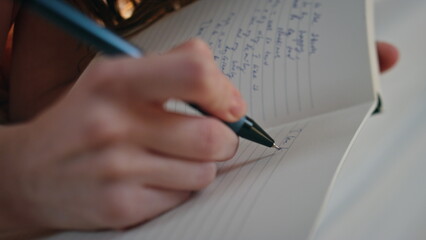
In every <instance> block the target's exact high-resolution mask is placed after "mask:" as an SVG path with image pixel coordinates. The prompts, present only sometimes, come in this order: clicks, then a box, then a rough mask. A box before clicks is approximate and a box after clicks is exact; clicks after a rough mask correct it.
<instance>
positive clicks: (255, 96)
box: [132, 0, 375, 127]
mask: <svg viewBox="0 0 426 240" xmlns="http://www.w3.org/2000/svg"><path fill="white" fill-rule="evenodd" d="M365 12H366V7H365V1H364V0H357V1H353V0H346V1H342V0H303V1H302V0H291V1H289V0H232V1H229V0H200V1H199V2H196V3H194V4H192V5H190V6H188V7H187V8H185V9H182V10H181V11H179V12H177V13H176V14H171V15H170V16H168V17H166V18H164V19H163V20H161V21H160V22H158V23H157V24H155V25H154V26H152V27H151V28H149V29H147V30H146V31H144V32H142V33H141V34H139V35H137V36H135V37H133V38H132V41H133V42H134V43H135V44H137V45H139V46H140V47H141V48H143V49H145V50H146V51H166V50H168V49H170V48H171V47H173V46H175V45H177V44H179V43H181V42H183V41H185V40H187V39H189V38H192V37H200V38H202V39H204V40H205V41H206V42H207V43H208V44H209V45H210V46H211V48H212V49H213V50H214V55H215V60H216V62H217V64H218V66H219V67H220V68H221V69H222V71H223V72H224V73H225V74H226V75H227V76H229V77H230V79H231V80H232V82H233V83H234V85H235V86H237V87H238V88H239V89H240V91H241V92H242V94H243V96H244V98H245V99H246V101H247V103H248V106H249V108H248V115H249V116H250V117H252V118H253V119H255V120H256V121H257V122H258V123H260V124H261V125H262V126H265V127H271V126H277V125H279V124H282V123H286V122H291V121H295V120H299V119H302V118H304V117H309V116H314V115H316V114H321V113H325V112H329V111H334V110H337V109H341V108H346V107H349V106H352V105H356V104H360V103H363V102H367V101H372V100H373V99H374V97H375V96H374V91H373V86H372V81H371V69H370V65H371V64H370V61H369V59H370V55H369V54H370V52H369V47H368V41H367V30H366V29H367V22H366V17H365V15H366V14H365ZM374 61H375V59H374ZM178 109H179V110H185V109H184V107H182V106H181V107H179V106H178Z"/></svg>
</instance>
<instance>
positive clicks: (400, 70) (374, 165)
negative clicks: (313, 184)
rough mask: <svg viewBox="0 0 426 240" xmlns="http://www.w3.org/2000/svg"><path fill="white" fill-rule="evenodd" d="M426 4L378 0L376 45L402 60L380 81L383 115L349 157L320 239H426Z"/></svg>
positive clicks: (373, 120)
mask: <svg viewBox="0 0 426 240" xmlns="http://www.w3.org/2000/svg"><path fill="white" fill-rule="evenodd" d="M425 13H426V1H423V0H376V1H375V28H376V29H375V31H376V38H377V40H383V41H388V42H390V43H392V44H394V45H396V46H397V47H398V49H399V52H400V61H399V63H398V64H397V66H396V67H395V68H394V69H392V70H391V71H389V72H387V73H385V74H383V75H382V76H381V85H382V91H381V96H382V100H383V112H382V113H380V114H378V115H375V116H373V117H371V118H370V119H368V120H367V122H366V125H365V126H364V128H362V131H361V133H360V135H359V137H358V138H357V139H356V142H355V144H354V146H353V148H352V149H351V151H350V152H349V155H348V158H347V159H346V161H345V163H344V165H343V168H342V171H341V172H340V174H339V176H338V178H337V181H336V185H335V188H334V190H333V191H332V194H331V198H330V202H329V204H328V206H327V210H326V211H325V214H324V216H323V219H322V221H321V224H320V227H319V229H318V232H317V236H316V238H315V239H324V240H325V239H327V240H331V239H345V240H348V239H376V240H378V239H387V240H393V239H426V225H425V223H426V29H425V28H426V14H425Z"/></svg>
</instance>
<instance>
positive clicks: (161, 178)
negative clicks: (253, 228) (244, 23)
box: [0, 40, 245, 229]
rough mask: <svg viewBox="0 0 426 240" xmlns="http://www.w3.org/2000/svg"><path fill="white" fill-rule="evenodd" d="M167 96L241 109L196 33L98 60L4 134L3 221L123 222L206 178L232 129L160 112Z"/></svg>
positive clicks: (226, 111) (54, 224)
mask: <svg viewBox="0 0 426 240" xmlns="http://www.w3.org/2000/svg"><path fill="white" fill-rule="evenodd" d="M171 98H175V99H180V100H183V101H187V102H192V103H195V104H197V105H198V106H200V107H201V108H203V109H205V110H206V111H207V112H210V113H212V114H213V115H215V116H216V117H219V118H220V119H222V120H225V121H229V122H232V121H235V120H237V119H239V118H241V117H242V116H243V115H244V113H245V104H244V102H243V100H242V99H241V96H240V94H239V93H238V91H237V90H236V89H235V88H234V87H233V86H232V84H231V83H230V82H229V81H228V79H227V78H226V77H225V76H224V75H223V74H222V73H221V72H220V70H219V69H218V68H217V66H216V64H215V62H214V60H213V56H212V53H211V52H210V50H209V48H208V46H207V45H206V44H205V43H204V42H202V41H200V40H190V41H188V42H186V43H184V44H183V45H181V46H178V47H176V48H175V49H173V50H171V51H170V52H168V53H166V54H164V55H161V56H147V57H145V58H142V59H130V58H117V59H101V60H97V61H96V62H94V63H93V64H91V65H90V66H89V67H88V69H87V70H86V71H85V72H84V73H83V75H82V76H81V77H80V79H79V80H78V82H77V83H76V85H75V86H74V87H73V89H72V90H71V91H70V92H69V93H68V94H67V95H66V96H65V97H64V98H63V99H62V100H61V101H59V102H58V103H57V104H56V105H54V106H53V107H52V108H50V109H49V110H48V111H47V112H45V113H43V114H41V115H40V116H39V117H38V118H37V119H36V120H35V121H33V122H31V123H28V124H25V125H20V126H17V127H11V128H9V130H8V131H7V133H5V136H6V135H7V137H5V138H4V139H8V140H7V141H5V142H2V143H1V146H2V147H1V151H2V157H3V159H2V161H1V162H0V168H1V169H2V173H7V174H2V175H1V176H0V191H2V192H3V193H10V194H3V195H2V196H3V197H2V199H1V200H2V204H1V205H0V216H1V217H0V223H1V226H7V225H9V226H10V228H11V229H13V228H15V229H19V228H20V227H23V228H25V227H29V226H30V227H31V228H39V229H103V228H115V229H121V228H125V227H128V226H131V225H134V224H137V223H140V222H143V221H145V220H148V219H150V218H152V217H154V216H157V215H158V214H160V213H162V212H164V211H166V210H168V209H170V208H172V207H174V206H176V205H178V204H180V203H181V202H182V201H184V200H185V199H186V198H188V196H189V195H190V193H191V192H192V191H194V190H199V189H202V188H203V187H205V186H206V185H208V184H209V183H210V182H211V181H212V180H213V179H214V177H215V173H216V168H215V163H214V162H215V161H223V160H226V159H229V158H231V157H232V156H233V154H234V153H235V150H236V148H237V143H238V139H237V136H236V135H235V133H233V132H232V131H231V130H230V129H229V128H228V127H227V126H225V125H224V124H223V123H222V122H221V121H220V120H217V119H215V118H208V117H196V116H187V115H181V114H177V113H171V112H167V111H165V110H164V108H163V105H164V103H165V101H167V100H168V99H171ZM2 221H3V222H2Z"/></svg>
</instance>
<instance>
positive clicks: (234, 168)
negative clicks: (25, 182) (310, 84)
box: [51, 103, 373, 240]
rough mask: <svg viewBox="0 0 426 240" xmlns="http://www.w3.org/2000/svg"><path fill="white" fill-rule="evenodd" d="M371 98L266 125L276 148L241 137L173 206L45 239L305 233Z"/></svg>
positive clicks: (211, 238) (164, 239)
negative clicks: (204, 182) (204, 180)
mask: <svg viewBox="0 0 426 240" xmlns="http://www.w3.org/2000/svg"><path fill="white" fill-rule="evenodd" d="M372 106H373V104H372V103H370V104H364V105H359V106H355V107H352V108H348V109H344V110H340V111H337V112H333V113H329V114H325V115H321V116H318V117H313V118H308V119H305V120H301V121H298V122H294V123H290V124H286V125H283V126H280V127H277V128H273V129H271V130H270V131H271V135H272V136H273V137H274V138H275V139H276V140H277V143H278V144H279V145H280V146H281V147H283V150H281V151H276V150H273V149H269V148H264V147H261V146H259V145H257V144H254V143H251V142H248V141H245V140H242V142H241V146H240V148H239V149H238V153H237V155H236V156H235V157H234V158H233V159H232V160H230V161H227V162H224V163H221V164H220V166H219V172H218V176H217V179H216V180H215V181H214V182H213V183H212V184H211V185H210V186H208V187H207V188H206V189H205V190H203V191H200V192H198V193H196V194H195V195H194V196H193V197H192V198H191V199H190V200H189V201H187V202H186V203H184V204H183V205H181V206H179V207H177V208H176V209H174V210H172V211H169V212H167V213H165V214H163V215H162V216H160V217H157V218H156V219H154V220H152V221H150V222H148V223H145V224H143V225H141V226H138V227H136V228H133V229H130V230H127V231H120V232H114V231H109V232H94V233H67V234H62V235H59V236H57V237H52V238H51V240H71V239H79V240H85V239H87V240H95V239H111V240H112V239H114V240H120V239H123V240H145V239H146V240H181V239H203V240H227V239H229V240H239V239H241V240H251V239H253V240H258V239H263V238H266V239H268V240H270V239H307V238H308V236H309V234H310V232H311V231H312V229H314V226H315V223H316V221H317V218H318V215H319V213H320V212H321V208H322V206H323V203H324V201H325V199H326V194H327V191H328V188H329V186H330V184H331V182H332V179H333V177H334V173H335V172H336V169H337V168H338V166H339V163H340V161H341V159H342V156H343V155H344V154H345V152H346V150H347V147H348V145H349V144H350V142H351V140H352V138H353V137H354V135H355V133H356V132H357V129H358V128H359V126H360V124H361V123H362V121H363V119H364V117H365V116H366V115H367V114H368V113H370V112H371V109H372Z"/></svg>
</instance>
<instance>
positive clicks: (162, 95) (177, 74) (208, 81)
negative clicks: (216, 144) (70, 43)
mask: <svg viewBox="0 0 426 240" xmlns="http://www.w3.org/2000/svg"><path fill="white" fill-rule="evenodd" d="M91 72H92V73H90V71H89V73H88V75H89V76H90V75H92V76H93V78H95V76H96V78H101V79H103V80H102V84H101V85H102V86H103V87H104V88H108V89H110V90H111V89H112V90H114V93H116V94H117V93H121V95H120V94H118V95H120V96H121V97H123V96H122V95H123V94H124V95H125V96H126V98H127V99H128V100H129V101H130V102H138V101H141V100H145V101H151V102H160V103H161V102H164V101H166V100H168V99H171V98H175V99H180V100H183V101H187V102H191V103H195V104H197V105H199V106H200V107H201V108H202V109H204V110H205V111H206V112H209V113H210V114H212V115H214V116H216V117H219V118H220V119H222V120H225V121H230V122H233V121H237V120H238V119H240V118H241V117H242V116H243V115H244V113H245V108H246V106H245V103H244V101H243V100H242V98H241V95H240V93H239V92H238V91H237V90H236V89H235V88H234V87H233V86H232V84H231V83H230V81H229V79H228V78H227V77H226V76H225V75H224V74H223V73H222V72H221V71H220V70H219V69H218V67H217V66H216V64H215V62H214V60H213V56H212V53H211V51H210V49H209V48H208V46H207V45H206V44H205V43H204V42H202V41H201V40H197V39H194V40H190V41H188V42H186V43H185V44H183V45H181V46H178V47H177V48H176V49H174V50H172V51H170V52H169V53H166V54H164V55H162V56H150V57H146V58H142V59H137V60H135V59H129V58H122V59H115V60H108V61H102V63H100V64H96V66H95V67H93V68H92V70H91ZM105 79H106V80H105ZM105 81H106V83H105Z"/></svg>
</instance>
